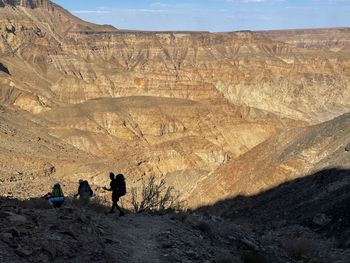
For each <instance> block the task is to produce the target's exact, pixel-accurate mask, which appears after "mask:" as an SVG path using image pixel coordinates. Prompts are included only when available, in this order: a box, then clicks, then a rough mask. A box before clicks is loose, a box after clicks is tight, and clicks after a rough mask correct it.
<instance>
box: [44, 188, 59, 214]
mask: <svg viewBox="0 0 350 263" xmlns="http://www.w3.org/2000/svg"><path fill="white" fill-rule="evenodd" d="M44 198H45V199H46V200H48V202H49V204H50V205H51V206H53V207H54V208H59V207H61V206H62V204H63V203H64V194H63V191H62V188H61V185H60V184H59V183H55V184H54V186H53V187H52V191H51V192H50V193H47V194H46V195H45V196H44Z"/></svg>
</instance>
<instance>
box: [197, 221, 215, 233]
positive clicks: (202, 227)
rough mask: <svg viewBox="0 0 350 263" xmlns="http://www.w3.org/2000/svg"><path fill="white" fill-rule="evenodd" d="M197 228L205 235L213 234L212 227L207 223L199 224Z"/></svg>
mask: <svg viewBox="0 0 350 263" xmlns="http://www.w3.org/2000/svg"><path fill="white" fill-rule="evenodd" d="M196 227H197V228H198V229H199V230H200V231H202V232H203V233H207V234H211V233H212V230H211V227H210V225H209V224H208V223H207V222H205V221H201V222H199V223H198V224H197V226H196Z"/></svg>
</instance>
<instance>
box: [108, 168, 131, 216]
mask: <svg viewBox="0 0 350 263" xmlns="http://www.w3.org/2000/svg"><path fill="white" fill-rule="evenodd" d="M109 178H110V179H111V183H110V188H109V189H108V188H106V187H103V189H104V190H106V191H112V202H113V204H112V208H111V211H109V213H114V208H117V209H118V210H119V215H120V216H123V215H124V212H123V211H122V209H121V208H120V207H119V205H118V201H119V198H120V197H122V196H124V195H125V194H126V186H125V178H124V175H122V174H118V175H117V176H116V177H115V175H114V173H110V174H109Z"/></svg>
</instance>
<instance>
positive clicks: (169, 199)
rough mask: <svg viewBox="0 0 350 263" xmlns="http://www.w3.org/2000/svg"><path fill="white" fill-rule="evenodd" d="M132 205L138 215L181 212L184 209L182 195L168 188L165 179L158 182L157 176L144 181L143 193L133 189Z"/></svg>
mask: <svg viewBox="0 0 350 263" xmlns="http://www.w3.org/2000/svg"><path fill="white" fill-rule="evenodd" d="M131 205H132V207H133V210H134V212H136V213H142V212H145V211H153V212H158V211H165V210H173V211H180V210H181V208H182V202H181V201H180V194H179V193H178V192H176V191H175V189H174V188H173V187H170V186H166V183H165V180H164V179H163V180H161V181H159V182H157V181H156V178H155V176H152V177H150V178H149V179H148V180H146V181H145V180H142V186H141V193H139V191H138V190H137V189H136V188H135V187H134V188H132V189H131Z"/></svg>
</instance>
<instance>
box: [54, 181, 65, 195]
mask: <svg viewBox="0 0 350 263" xmlns="http://www.w3.org/2000/svg"><path fill="white" fill-rule="evenodd" d="M51 196H52V197H63V196H64V195H63V191H62V188H61V186H60V185H58V184H55V185H54V187H53V189H52V195H51Z"/></svg>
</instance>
